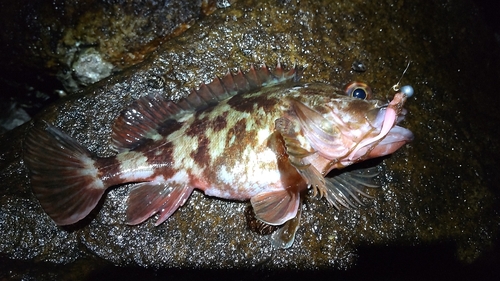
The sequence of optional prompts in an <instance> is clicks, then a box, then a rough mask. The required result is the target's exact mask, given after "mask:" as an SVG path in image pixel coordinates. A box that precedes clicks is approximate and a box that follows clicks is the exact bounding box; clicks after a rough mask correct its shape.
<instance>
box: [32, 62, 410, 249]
mask: <svg viewBox="0 0 500 281" xmlns="http://www.w3.org/2000/svg"><path fill="white" fill-rule="evenodd" d="M303 72H304V67H300V66H297V65H295V66H293V67H291V68H286V67H283V66H282V65H281V63H280V62H278V63H277V65H276V66H275V67H274V69H271V68H269V67H268V66H267V65H265V64H263V65H262V66H260V67H254V66H253V65H252V66H251V67H250V69H249V70H248V71H247V72H243V71H242V70H241V69H240V70H239V71H238V72H236V73H233V72H231V71H229V72H228V73H227V74H226V75H225V76H223V77H216V78H215V79H214V80H213V81H212V82H210V83H203V84H201V85H200V86H199V87H198V88H196V89H193V90H191V92H190V93H189V95H187V96H186V97H185V98H183V99H180V100H178V101H173V100H170V99H167V98H165V97H163V96H160V95H146V96H144V97H141V98H139V99H137V100H135V101H134V102H132V103H131V104H130V106H128V107H127V108H126V109H125V110H123V111H122V112H121V113H120V115H119V116H118V117H117V118H116V120H115V123H114V124H113V126H112V133H111V136H110V137H111V141H110V145H111V147H112V148H113V149H114V150H115V151H116V154H115V155H114V156H111V157H99V156H97V155H96V154H95V153H93V152H91V151H89V150H88V149H87V148H85V147H84V146H82V145H81V144H80V143H78V142H77V141H76V140H75V139H74V138H72V137H70V136H69V135H68V134H66V133H64V132H63V131H62V130H61V129H59V128H57V127H55V126H53V125H51V124H49V123H47V122H45V121H38V122H35V123H34V124H33V125H32V127H31V128H30V130H29V132H28V134H27V136H26V139H25V143H24V162H25V165H26V167H27V168H28V171H29V178H30V182H31V186H32V190H33V193H34V195H35V196H36V198H37V199H38V201H39V202H40V205H41V207H42V208H43V210H44V211H45V213H46V214H47V215H48V216H49V217H50V218H51V219H52V220H53V221H54V222H55V223H56V224H57V225H71V224H75V223H77V222H78V221H80V220H82V219H84V218H85V217H87V216H88V214H89V213H90V212H91V211H92V210H93V209H94V208H95V207H96V205H97V204H98V202H99V201H100V199H101V197H102V196H103V195H104V194H105V191H106V190H107V189H108V188H110V187H114V186H120V185H125V184H133V186H132V187H131V189H130V192H129V195H128V199H127V203H126V204H127V210H126V218H125V220H126V223H127V224H129V225H137V224H140V223H142V222H144V221H146V220H148V219H149V218H151V217H155V218H156V222H155V225H156V226H158V225H160V224H161V223H163V222H164V221H166V220H167V219H168V218H169V217H170V216H172V214H173V213H174V212H175V211H176V210H177V209H178V208H179V207H181V206H183V205H184V203H185V202H186V200H187V199H188V198H189V196H190V195H191V193H192V192H193V190H194V189H197V190H200V191H202V192H204V194H205V195H207V196H210V197H217V198H224V199H230V200H235V201H248V200H249V201H250V204H251V207H252V209H253V213H254V215H255V218H256V219H257V220H258V221H259V222H262V223H264V224H266V225H269V226H276V227H277V228H278V230H277V231H275V232H274V233H273V234H272V235H271V242H272V245H273V246H275V247H278V248H288V247H290V246H291V245H292V244H293V241H294V237H295V233H296V232H297V229H298V226H299V223H300V215H301V209H302V208H301V202H302V199H303V198H304V197H305V196H309V195H310V196H313V197H319V198H325V199H326V201H327V202H328V203H329V204H331V205H332V206H334V207H336V208H337V209H341V208H343V207H346V208H350V207H356V206H357V205H358V203H361V201H360V200H359V197H360V196H366V197H370V196H369V195H368V194H366V193H365V192H364V188H366V187H375V186H377V185H375V184H374V183H373V182H372V181H371V180H372V179H373V177H375V176H376V174H377V173H376V171H375V172H374V171H373V170H366V171H362V172H348V173H341V174H340V175H337V176H334V177H328V176H327V175H328V174H329V172H330V171H332V170H341V169H343V168H345V167H347V166H350V165H352V164H355V163H358V162H362V161H365V160H367V159H371V158H376V157H381V156H385V155H389V154H391V153H393V152H395V151H396V150H398V149H399V148H401V147H402V146H404V145H405V144H406V143H408V142H410V141H411V140H413V134H412V132H411V131H410V130H408V129H406V128H403V127H400V126H398V125H397V124H398V123H399V122H400V121H401V120H403V119H404V116H405V115H406V110H405V109H404V108H403V106H404V104H405V101H406V99H407V98H408V97H409V96H410V95H411V94H410V93H409V91H408V90H407V88H405V89H406V90H405V91H398V92H396V93H395V94H394V97H393V99H392V100H391V101H390V102H387V101H386V102H384V101H380V100H377V99H373V98H371V95H372V93H371V90H370V89H369V87H368V86H367V85H366V84H364V83H360V82H353V83H351V84H349V85H348V86H347V88H346V89H345V90H344V89H339V88H337V87H335V86H332V85H330V84H327V83H319V82H313V83H304V82H301V81H300V78H301V76H302V75H303Z"/></svg>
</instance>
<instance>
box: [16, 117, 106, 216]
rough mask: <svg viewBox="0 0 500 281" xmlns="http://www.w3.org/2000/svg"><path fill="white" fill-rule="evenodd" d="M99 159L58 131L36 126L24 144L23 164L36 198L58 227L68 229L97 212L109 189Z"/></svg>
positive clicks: (51, 127)
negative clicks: (101, 174)
mask: <svg viewBox="0 0 500 281" xmlns="http://www.w3.org/2000/svg"><path fill="white" fill-rule="evenodd" d="M96 160H97V158H96V157H95V156H93V155H92V154H91V153H90V152H89V151H88V150H87V149H86V148H85V147H83V146H82V145H80V144H79V143H78V142H77V141H76V140H74V139H72V138H71V137H69V136H68V135H66V134H65V133H63V132H62V131H61V130H59V129H58V128H56V127H54V126H51V125H48V124H47V125H46V126H35V127H33V128H32V129H31V130H30V132H29V133H28V135H27V137H26V139H25V144H24V161H25V164H26V166H27V167H28V169H29V172H30V180H31V185H32V188H33V192H34V194H35V196H36V197H37V198H38V200H39V201H40V204H41V205H42V208H43V209H44V211H45V212H46V213H47V214H48V215H49V216H50V217H51V218H52V219H53V220H54V221H55V222H56V224H58V225H69V224H73V223H76V222H77V221H79V220H81V219H83V218H84V217H86V216H87V215H88V214H89V213H90V212H91V211H92V209H94V208H95V206H96V205H97V203H98V202H99V200H100V198H101V197H102V195H103V194H104V191H105V190H106V187H105V186H104V183H103V181H102V180H101V179H100V178H99V176H98V174H99V171H98V169H97V167H96Z"/></svg>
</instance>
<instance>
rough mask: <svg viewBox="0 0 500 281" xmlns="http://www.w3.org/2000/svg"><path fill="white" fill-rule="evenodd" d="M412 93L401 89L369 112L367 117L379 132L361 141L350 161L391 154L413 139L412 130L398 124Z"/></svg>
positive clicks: (352, 153)
mask: <svg viewBox="0 0 500 281" xmlns="http://www.w3.org/2000/svg"><path fill="white" fill-rule="evenodd" d="M412 94H413V93H411V94H409V95H407V93H405V92H402V91H399V92H397V93H396V94H395V95H394V98H393V99H392V101H391V102H389V103H388V104H384V105H382V106H381V107H379V108H376V109H374V110H371V111H370V112H368V113H367V115H366V118H367V119H368V120H369V122H370V123H371V125H372V126H373V127H374V128H376V130H375V131H378V132H379V133H378V134H377V135H375V136H371V137H367V138H365V139H364V140H363V141H361V142H360V143H359V144H358V145H357V147H356V148H355V149H354V150H353V151H352V152H351V153H350V155H349V156H348V159H349V160H350V161H356V160H357V159H360V158H361V159H364V158H373V157H379V156H384V155H387V154H391V153H393V152H394V151H396V150H398V149H399V148H400V147H401V146H403V145H404V144H406V143H408V142H410V141H412V140H413V138H414V136H413V133H412V132H411V131H410V130H408V129H406V128H403V127H400V126H397V125H396V124H398V123H399V122H401V121H402V120H404V118H405V115H406V113H407V110H406V109H404V108H403V106H404V103H405V101H406V99H407V98H408V96H411V95H412Z"/></svg>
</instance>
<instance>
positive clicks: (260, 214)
mask: <svg viewBox="0 0 500 281" xmlns="http://www.w3.org/2000/svg"><path fill="white" fill-rule="evenodd" d="M250 203H252V207H253V210H254V212H255V217H256V218H257V219H259V220H261V221H263V222H265V223H267V224H270V225H281V224H284V223H285V222H286V221H288V220H290V219H292V218H294V217H295V216H296V215H297V210H298V208H299V205H300V196H299V194H298V193H295V192H289V191H287V190H280V191H273V192H263V193H260V194H257V195H255V196H254V197H252V198H251V199H250Z"/></svg>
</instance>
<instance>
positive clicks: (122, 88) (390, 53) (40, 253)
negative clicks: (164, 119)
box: [0, 0, 500, 278]
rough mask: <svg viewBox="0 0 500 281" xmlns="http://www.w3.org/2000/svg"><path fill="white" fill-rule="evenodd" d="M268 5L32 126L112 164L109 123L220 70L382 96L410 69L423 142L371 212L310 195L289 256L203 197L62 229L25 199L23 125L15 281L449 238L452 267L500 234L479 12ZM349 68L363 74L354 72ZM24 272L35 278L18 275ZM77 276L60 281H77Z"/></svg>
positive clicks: (1, 214) (240, 217) (5, 226)
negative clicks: (365, 89) (49, 127)
mask: <svg viewBox="0 0 500 281" xmlns="http://www.w3.org/2000/svg"><path fill="white" fill-rule="evenodd" d="M274 2H275V1H252V0H248V1H238V2H236V3H233V4H232V6H231V7H229V8H227V9H222V10H218V11H216V12H215V13H213V14H212V15H210V16H209V17H207V18H205V19H203V20H202V21H200V22H199V23H198V24H196V25H195V26H193V28H192V29H190V30H188V31H187V32H186V33H184V34H183V35H181V36H180V37H177V38H175V39H173V40H170V41H168V42H166V43H164V44H163V45H162V46H161V48H160V49H158V50H157V51H156V52H154V53H153V54H152V55H151V57H149V58H148V59H146V60H145V61H144V62H142V63H140V64H137V65H135V66H134V67H131V68H128V69H126V70H124V71H123V72H122V73H120V74H119V75H115V76H113V77H110V78H109V79H105V80H103V81H101V82H98V83H96V84H94V85H92V86H89V87H88V88H86V90H85V91H84V92H82V93H81V94H78V95H73V96H70V97H68V98H66V99H63V100H61V101H59V102H58V103H56V104H54V105H53V106H51V107H49V108H47V109H46V110H45V111H44V112H43V113H42V114H40V115H39V116H38V118H37V119H43V120H46V121H47V122H50V123H52V124H55V125H56V126H58V127H60V128H62V129H63V130H64V131H66V132H67V133H69V134H70V135H72V136H73V137H75V138H76V139H78V141H79V142H81V143H82V144H84V146H86V147H88V148H89V149H90V150H91V151H94V152H96V153H97V154H99V155H101V156H106V155H111V153H112V152H111V149H110V146H109V135H110V131H111V126H112V124H113V121H114V119H115V118H116V117H117V115H118V114H119V112H120V111H121V110H122V109H124V108H126V106H127V104H129V103H131V102H132V101H133V100H134V99H136V98H138V97H140V96H143V95H147V94H151V93H159V94H162V95H167V96H170V97H171V98H172V99H178V98H180V97H182V96H184V95H186V94H187V93H188V90H189V89H190V88H191V87H196V86H197V85H199V84H200V83H202V82H209V81H211V79H212V78H213V77H214V76H215V75H219V76H220V75H223V74H224V73H226V72H227V69H233V70H235V69H236V68H239V67H240V68H242V69H247V68H249V66H250V65H251V64H259V63H263V62H265V63H267V64H268V65H272V64H274V63H275V62H276V61H277V60H279V59H280V60H281V61H282V62H283V63H285V64H287V65H291V64H294V63H298V64H300V65H307V68H306V71H305V73H304V76H303V79H302V80H303V81H321V82H326V83H332V84H334V85H336V86H343V85H345V84H347V83H348V82H350V81H352V80H361V81H364V82H366V83H368V84H369V85H370V86H371V87H372V89H373V90H374V92H375V96H376V97H378V98H381V99H385V98H387V97H388V96H390V94H389V93H390V88H391V87H392V86H393V85H394V84H396V83H397V82H398V81H399V79H400V77H401V74H402V72H403V70H404V69H405V67H406V65H407V63H408V61H410V60H411V61H412V63H411V65H410V68H409V70H408V71H407V73H406V74H405V76H404V77H403V79H402V81H401V83H402V85H405V84H409V85H412V86H413V87H414V89H415V95H414V96H413V97H412V98H411V99H410V100H409V101H408V103H407V109H408V110H409V114H408V115H407V119H406V121H405V122H404V126H405V127H407V128H409V129H410V130H412V131H413V132H414V134H415V136H416V137H415V140H414V142H413V143H411V144H410V145H408V146H406V147H405V148H403V149H401V150H400V151H398V152H397V153H395V154H394V155H392V156H390V157H387V158H386V159H383V160H381V161H380V162H377V163H380V164H379V165H380V171H381V175H380V178H379V180H380V182H381V183H382V188H381V189H380V190H371V191H370V194H372V195H373V196H375V199H366V200H364V202H365V204H366V205H365V206H364V207H362V208H360V209H358V210H342V211H337V210H335V209H333V208H332V207H329V206H328V205H327V203H326V202H324V201H323V200H317V199H316V198H309V199H308V200H307V202H306V204H305V207H304V210H303V212H302V213H303V221H302V223H301V227H300V229H299V231H298V233H297V237H296V241H295V243H294V244H293V246H292V248H291V249H287V250H278V249H273V248H272V247H271V245H270V243H269V241H268V240H267V238H266V237H265V236H260V235H258V234H256V233H253V232H251V231H249V230H248V229H247V227H246V221H245V217H244V210H245V208H246V207H247V204H248V203H241V202H231V201H223V200H218V199H214V198H209V197H206V196H204V195H203V194H202V193H200V192H194V193H193V195H192V196H191V198H190V199H189V200H188V201H187V203H186V204H185V206H184V207H182V208H180V209H179V210H178V211H177V212H176V213H175V214H174V215H173V216H172V217H171V218H170V219H169V220H168V221H166V222H165V223H163V224H161V225H160V226H158V227H155V226H154V220H148V221H146V222H145V223H143V224H141V225H138V226H133V227H131V226H128V225H125V223H124V219H125V207H126V206H125V202H126V198H127V194H128V191H129V187H119V188H115V189H112V190H111V191H110V192H109V193H107V195H106V198H105V200H104V201H103V202H102V204H101V206H99V207H98V209H97V210H96V212H94V213H93V215H92V216H91V218H90V219H88V220H86V221H85V222H83V223H82V224H79V225H77V226H74V227H71V228H61V227H57V226H56V225H55V224H54V223H53V222H52V221H51V220H50V218H49V217H47V216H46V215H45V214H44V212H43V210H42V209H41V207H40V206H39V204H38V202H37V201H36V199H35V198H34V196H33V194H32V193H31V190H30V186H29V180H28V178H27V175H26V169H25V167H24V166H23V161H22V140H23V136H24V134H25V133H26V132H27V130H29V128H30V126H31V124H29V125H25V126H23V127H20V128H18V129H16V130H14V131H12V132H9V133H8V134H6V135H3V136H2V138H1V139H0V155H1V162H0V182H1V183H2V187H3V188H2V189H1V191H0V194H1V196H0V252H1V253H2V254H1V257H2V259H3V260H5V261H6V262H7V263H4V264H8V265H9V266H10V268H9V270H10V271H11V275H10V276H18V277H19V276H24V275H23V274H28V275H29V274H30V273H29V272H31V273H33V272H35V273H33V274H35V275H36V274H38V273H39V272H40V271H42V272H43V270H41V269H40V268H39V267H43V266H44V264H47V263H48V264H67V263H71V264H72V265H73V267H72V268H73V271H75V269H74V268H75V267H77V268H78V270H79V272H80V274H82V273H81V272H84V273H89V272H91V271H92V270H93V269H95V268H102V267H103V266H105V265H106V264H107V263H105V262H100V261H101V260H105V261H107V262H110V263H112V264H115V265H121V266H129V265H138V266H141V267H153V268H183V269H187V268H191V269H192V268H204V269H213V268H217V269H229V268H238V269H247V270H250V269H292V268H295V269H302V270H305V269H318V268H319V269H329V268H348V267H350V266H352V264H353V263H354V262H355V260H356V258H357V254H356V248H358V247H360V246H367V245H368V246H373V247H377V246H381V245H417V244H427V243H442V242H443V241H446V242H448V241H451V242H452V243H453V244H454V245H456V255H457V257H458V259H460V260H462V261H465V262H473V261H474V260H476V259H477V258H478V257H480V255H481V254H482V253H483V252H485V251H487V250H488V249H490V248H491V247H493V243H494V241H495V237H496V236H497V235H498V226H499V221H500V219H499V215H498V201H497V197H496V196H497V195H498V182H499V180H500V178H499V175H498V174H497V173H496V171H495V168H494V167H498V164H499V163H498V162H497V161H498V159H499V158H500V157H499V149H498V148H499V143H498V139H497V138H495V137H494V136H495V135H496V134H495V130H497V129H496V128H495V126H494V124H498V122H499V121H500V120H499V119H500V117H499V116H498V114H496V109H497V108H498V107H499V105H500V104H499V98H498V96H493V97H492V96H490V95H491V93H495V92H496V85H495V82H496V81H497V80H495V79H497V78H498V77H500V67H499V66H500V60H499V55H498V54H499V52H498V50H499V48H498V45H495V42H494V41H493V38H492V37H491V34H489V33H488V32H487V30H485V29H484V27H483V26H482V25H481V24H480V23H478V24H472V23H473V22H474V21H473V19H474V14H473V13H470V12H469V11H470V6H469V5H468V4H461V3H457V2H453V3H451V2H446V1H443V2H442V3H437V2H435V1H434V2H431V1H424V0H417V1H398V0H386V1H379V2H377V3H375V2H369V1H361V0H360V1H337V2H335V3H332V2H331V1H326V0H325V1H314V2H313V1H310V2H306V1H300V2H298V3H297V2H296V1H280V2H279V3H274ZM457 15H460V16H457ZM491 48H494V49H495V50H496V51H495V52H491ZM355 62H362V63H363V64H364V65H365V66H366V71H365V72H356V71H352V69H351V68H352V65H353V63H355ZM27 260H31V261H36V262H35V263H34V264H32V263H31V262H23V261H27ZM19 264H20V265H19ZM26 264H29V265H33V268H36V269H33V270H31V271H28V273H25V271H23V270H22V269H21V268H23V266H26ZM103 264H104V265H103ZM4 267H6V265H4ZM37 267H38V268H37ZM0 268H1V267H0ZM2 269H4V268H2ZM73 271H69V272H68V271H67V270H66V271H63V270H61V272H60V273H59V274H60V276H63V275H64V276H66V278H69V277H68V276H71V274H72V272H73ZM43 274H45V275H43ZM43 274H42V275H43V276H44V277H47V276H49V275H47V273H43Z"/></svg>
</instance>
